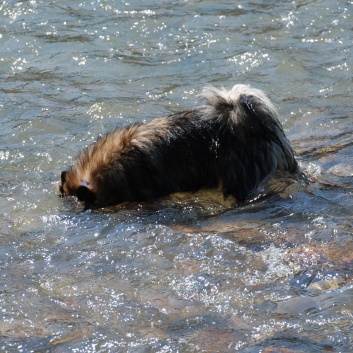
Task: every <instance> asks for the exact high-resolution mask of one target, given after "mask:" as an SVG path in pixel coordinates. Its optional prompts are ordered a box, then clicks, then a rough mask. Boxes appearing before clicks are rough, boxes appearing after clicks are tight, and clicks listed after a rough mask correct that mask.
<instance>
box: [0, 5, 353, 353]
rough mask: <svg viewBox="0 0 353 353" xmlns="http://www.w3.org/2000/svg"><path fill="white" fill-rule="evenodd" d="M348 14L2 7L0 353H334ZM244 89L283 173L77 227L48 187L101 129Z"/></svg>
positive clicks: (349, 279) (343, 235) (350, 282)
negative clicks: (270, 189)
mask: <svg viewBox="0 0 353 353" xmlns="http://www.w3.org/2000/svg"><path fill="white" fill-rule="evenodd" d="M352 14H353V2H352V1H344V0H339V1H338V0H310V1H309V0H294V1H288V0H280V1H278V0H268V1H265V0H262V1H261V0H252V1H247V2H245V1H230V0H224V1H211V0H198V1H197V0H194V1H193V0H173V1H170V0H168V1H165V0H162V1H152V0H146V1H143V0H126V1H114V0H87V1H82V0H70V1H69V0H48V1H47V0H43V1H40V0H29V1H22V2H20V1H11V0H3V1H1V4H0V77H1V81H0V123H1V125H0V244H1V246H0V351H1V352H24V353H27V352H53V353H63V352H87V353H91V352H92V353H93V352H94V353H96V352H131V353H134V352H137V353H142V352H146V353H147V352H149V353H152V352H153V353H157V352H160V353H162V352H163V353H166V352H171V353H174V352H185V353H188V352H222V353H224V352H242V353H260V352H262V353H311V352H335V353H338V352H345V353H346V352H347V353H348V352H352V351H353V211H352V206H353V197H352V191H353V166H352V162H353V140H352V132H353V115H352V90H351V87H352V75H353V69H352V68H353V56H352V47H353V32H352V30H353V16H352ZM236 83H246V84H251V85H252V86H254V87H257V88H260V89H262V90H264V91H265V92H266V93H267V94H268V95H269V96H270V98H271V99H272V101H273V102H274V104H275V105H276V106H277V107H278V110H279V113H280V116H281V121H282V123H283V126H284V128H285V131H286V134H287V136H288V138H289V140H290V141H291V143H292V145H293V148H294V150H295V151H296V153H297V158H298V160H299V162H300V164H301V167H302V168H303V170H305V171H306V172H307V173H308V174H310V176H311V177H312V179H313V180H314V182H313V183H311V184H309V185H303V184H302V183H299V182H295V183H293V184H291V185H288V186H287V187H286V188H284V189H282V190H281V191H280V192H278V193H276V194H275V195H272V196H271V197H268V198H265V199H263V200H259V201H257V202H249V203H246V204H243V205H240V206H237V207H229V206H227V205H225V204H224V203H222V202H221V201H220V199H218V198H217V195H214V194H213V195H210V194H209V193H207V192H201V193H197V194H178V195H171V196H169V197H165V198H162V199H159V200H154V201H153V202H146V203H138V204H125V205H120V206H117V207H112V208H109V209H103V210H102V209H101V210H95V211H86V212H83V211H82V205H80V204H79V203H78V202H77V201H75V200H73V199H61V198H59V197H58V193H57V189H56V185H57V183H58V182H59V179H60V172H61V171H62V170H64V169H65V168H66V167H67V166H68V165H70V164H71V163H72V161H73V159H74V158H75V156H76V155H77V154H78V152H79V151H80V150H81V149H82V148H83V147H84V146H87V145H89V144H90V143H91V142H92V141H93V140H95V138H96V137H97V136H98V135H99V134H102V133H104V132H106V131H109V130H111V129H112V128H114V127H115V126H122V125H126V124H128V123H132V122H137V121H148V120H151V119H152V118H154V117H156V116H161V115H165V114H170V113H173V112H177V111H181V110H186V109H190V108H194V107H196V106H198V105H199V104H201V102H200V100H199V99H198V98H197V93H198V92H200V90H201V88H202V87H203V86H204V85H206V84H213V85H215V86H218V87H221V86H224V87H227V88H230V87H232V86H233V85H234V84H236Z"/></svg>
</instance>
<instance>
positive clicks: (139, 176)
mask: <svg viewBox="0 0 353 353" xmlns="http://www.w3.org/2000/svg"><path fill="white" fill-rule="evenodd" d="M201 96H202V97H203V98H204V99H205V101H206V103H205V105H204V106H201V107H199V108H197V109H194V110H190V111H185V112H181V113H178V114H173V115H169V116H166V117H161V118H156V119H154V120H152V121H150V122H148V123H145V124H142V123H141V124H140V123H138V124H132V125H129V126H126V127H123V128H117V129H115V130H114V131H112V132H110V133H108V134H106V135H104V136H102V137H99V138H98V139H97V141H96V142H95V143H94V144H92V145H91V146H90V147H88V148H86V149H85V150H84V151H83V152H82V153H81V154H80V155H79V156H78V158H77V160H76V162H75V164H74V165H73V166H71V167H70V168H69V169H68V170H66V171H63V172H62V173H61V184H60V191H61V193H62V195H63V196H68V195H73V196H77V198H78V199H79V200H80V201H83V202H84V204H85V209H88V208H97V207H104V206H108V205H115V204H118V203H121V202H124V201H144V200H148V199H152V198H156V197H160V196H163V195H167V194H170V193H174V192H184V191H196V190H199V189H203V188H211V187H215V186H220V187H221V189H222V192H223V194H224V196H225V197H227V196H230V195H231V196H233V197H235V198H236V199H237V200H239V201H243V200H247V199H249V198H251V197H253V196H254V194H255V192H256V190H257V188H258V186H259V185H260V184H261V183H262V182H264V181H266V180H267V179H268V178H270V177H272V176H273V175H274V174H275V173H276V172H277V171H280V172H286V173H295V172H296V171H297V168H298V164H297V162H296V160H295V157H294V153H293V150H292V148H291V146H290V143H289V141H288V139H287V138H286V136H285V133H284V131H283V128H282V125H281V123H280V121H279V119H278V115H277V112H276V109H275V108H274V106H273V105H272V103H271V102H270V100H269V99H268V97H267V96H266V95H265V94H264V93H263V92H262V91H260V90H258V89H254V88H251V87H249V86H247V85H235V86H234V87H233V88H232V89H231V90H229V91H227V90H225V89H217V88H214V87H212V86H208V87H206V88H204V90H203V92H202V93H201Z"/></svg>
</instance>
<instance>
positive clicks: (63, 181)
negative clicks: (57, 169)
mask: <svg viewBox="0 0 353 353" xmlns="http://www.w3.org/2000/svg"><path fill="white" fill-rule="evenodd" d="M66 173H67V171H66V170H64V171H63V172H61V184H59V189H60V192H61V197H63V196H64V184H65V182H66Z"/></svg>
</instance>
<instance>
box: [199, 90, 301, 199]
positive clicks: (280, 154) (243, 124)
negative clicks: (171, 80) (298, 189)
mask: <svg viewBox="0 0 353 353" xmlns="http://www.w3.org/2000/svg"><path fill="white" fill-rule="evenodd" d="M201 96H202V97H203V98H204V99H206V102H207V104H206V105H205V106H204V107H203V108H202V109H203V116H204V117H205V118H206V119H215V120H217V121H218V122H219V123H220V126H221V130H220V132H219V134H220V136H219V141H218V142H219V145H220V146H219V152H220V153H221V154H222V158H220V173H221V177H222V183H223V188H224V190H223V191H224V193H225V195H227V194H229V195H233V196H235V197H236V198H238V199H240V200H244V199H248V198H250V197H252V196H253V194H254V192H255V190H256V189H257V188H258V186H259V184H260V183H262V182H263V181H266V180H267V179H268V178H269V177H271V176H273V175H274V174H275V173H276V171H280V172H289V173H294V172H295V171H296V170H297V168H298V164H297V162H296V160H295V157H294V152H293V150H292V147H291V145H290V143H289V141H288V139H287V137H286V136H285V133H284V131H283V128H282V125H281V123H280V121H279V119H278V114H277V111H276V108H275V107H274V105H273V104H272V102H271V101H270V100H269V98H268V97H267V96H266V95H265V94H264V92H262V91H261V90H259V89H256V88H251V87H250V86H247V85H235V86H234V87H233V88H232V89H231V90H229V91H227V90H226V89H224V88H223V89H217V88H214V87H212V86H207V87H205V88H204V90H203V91H202V93H201Z"/></svg>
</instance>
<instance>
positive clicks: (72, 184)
mask: <svg viewBox="0 0 353 353" xmlns="http://www.w3.org/2000/svg"><path fill="white" fill-rule="evenodd" d="M59 189H60V192H61V196H62V197H66V196H76V197H77V198H78V200H79V201H82V202H84V203H85V209H88V208H93V207H94V205H95V203H96V195H95V193H94V191H93V190H92V185H91V184H90V183H89V182H88V181H86V180H83V179H79V177H78V176H77V174H76V173H75V171H74V170H73V169H69V170H65V171H63V172H61V183H60V184H59Z"/></svg>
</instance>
